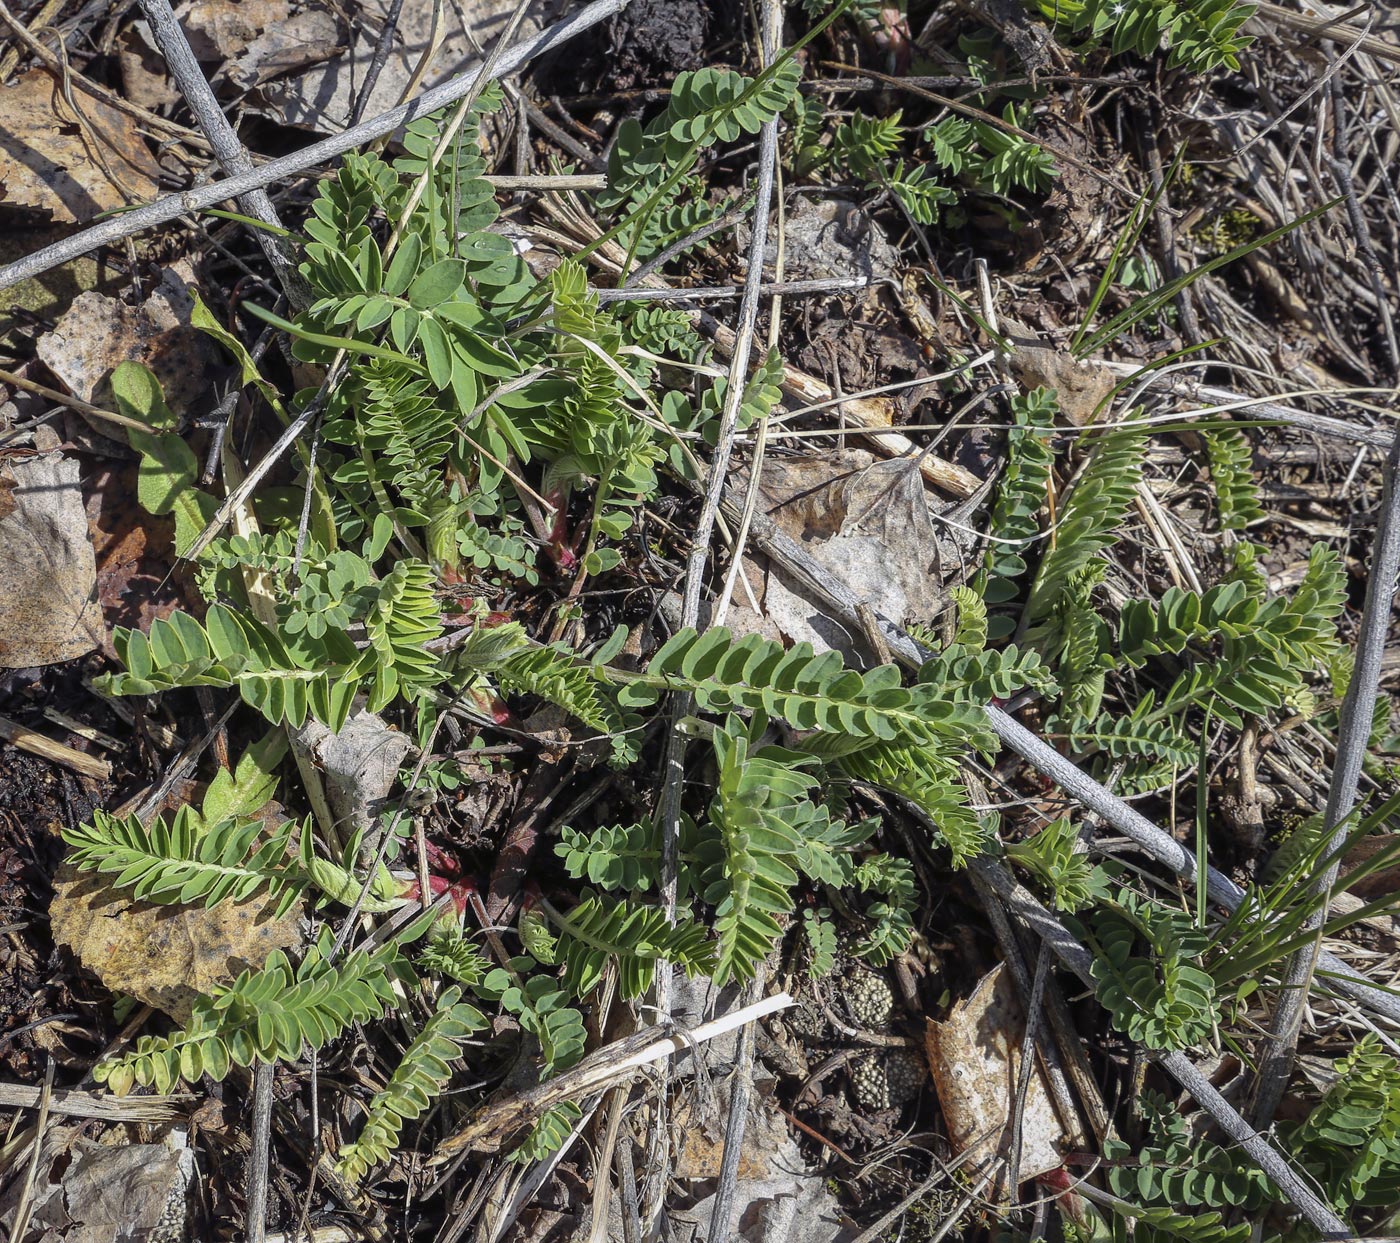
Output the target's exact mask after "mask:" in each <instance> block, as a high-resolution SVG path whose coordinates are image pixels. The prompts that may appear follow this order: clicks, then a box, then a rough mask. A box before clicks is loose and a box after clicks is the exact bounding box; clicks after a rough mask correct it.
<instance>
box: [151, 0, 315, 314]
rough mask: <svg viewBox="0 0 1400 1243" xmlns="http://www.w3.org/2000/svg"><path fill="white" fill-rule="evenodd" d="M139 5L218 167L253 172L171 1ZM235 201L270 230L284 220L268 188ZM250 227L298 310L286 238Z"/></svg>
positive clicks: (299, 296) (298, 289)
mask: <svg viewBox="0 0 1400 1243" xmlns="http://www.w3.org/2000/svg"><path fill="white" fill-rule="evenodd" d="M140 4H141V11H142V12H143V13H145V15H146V20H147V21H148V22H150V23H151V33H152V35H154V36H155V41H156V46H157V47H158V48H160V53H161V55H162V56H164V57H165V63H166V64H167V65H169V66H170V72H171V73H172V74H173V75H174V78H175V84H176V86H178V87H179V88H180V94H181V95H183V96H184V100H185V103H187V104H188V105H189V108H190V111H191V112H193V113H194V116H195V120H196V121H197V122H198V123H199V128H200V130H201V131H202V132H203V134H204V136H205V137H206V138H207V139H208V140H209V145H210V146H211V147H213V149H214V155H215V156H216V157H217V158H218V161H219V164H220V166H221V167H222V168H223V170H224V172H226V173H227V174H228V175H229V176H230V177H236V176H237V175H238V174H240V173H250V172H252V171H253V161H252V160H250V159H249V158H248V153H247V151H245V150H244V149H243V144H242V143H241V142H239V141H238V135H237V134H235V133H234V132H233V126H231V125H230V124H229V123H228V118H227V117H226V116H224V112H223V109H222V108H220V107H219V101H218V100H217V99H215V98H214V92H213V91H212V90H210V89H209V83H208V82H207V81H206V80H205V77H204V70H202V69H201V68H200V67H199V62H198V61H197V60H195V58H194V53H193V52H192V51H190V45H189V42H188V40H186V38H185V32H184V31H183V30H182V29H181V28H180V23H179V22H177V21H176V20H175V14H174V12H173V10H172V9H171V8H170V0H140ZM238 206H239V207H240V208H241V209H242V210H243V211H244V212H245V213H246V214H247V215H249V216H252V217H253V218H254V219H255V220H261V221H262V222H263V223H264V224H267V225H271V226H272V227H273V228H274V229H281V227H282V222H281V220H279V219H278V217H277V209H276V208H275V207H273V205H272V200H271V199H270V198H268V196H267V191H266V190H264V189H262V188H260V187H259V188H257V189H251V190H249V191H248V192H247V193H246V194H241V195H239V197H238ZM254 231H255V232H256V233H257V237H258V245H259V246H261V247H262V251H263V254H264V255H266V256H267V261H268V263H270V264H271V265H272V270H273V271H274V272H275V273H277V280H278V282H279V283H280V284H281V286H282V288H283V290H284V291H285V292H286V294H287V299H288V301H290V302H291V304H292V305H293V306H294V307H296V308H298V309H300V308H302V307H304V306H306V305H307V303H308V302H309V301H310V298H309V297H308V296H307V294H308V290H307V287H306V282H305V281H304V280H303V279H302V278H301V275H300V274H299V273H298V272H297V270H296V263H295V262H294V261H293V259H292V252H291V250H290V249H289V247H288V246H287V244H286V242H285V240H284V239H283V238H282V237H281V236H280V235H279V234H275V233H269V232H268V231H267V230H266V229H256V230H254Z"/></svg>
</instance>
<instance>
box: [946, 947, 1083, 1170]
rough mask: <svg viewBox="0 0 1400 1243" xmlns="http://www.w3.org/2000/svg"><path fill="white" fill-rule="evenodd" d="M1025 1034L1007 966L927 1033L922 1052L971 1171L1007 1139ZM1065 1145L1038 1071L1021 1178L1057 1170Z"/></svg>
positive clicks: (1025, 1120)
mask: <svg viewBox="0 0 1400 1243" xmlns="http://www.w3.org/2000/svg"><path fill="white" fill-rule="evenodd" d="M1025 1027H1026V1022H1025V1017H1024V1015H1023V1014H1022V1012H1021V1006H1020V1002H1019V1001H1018V1000H1017V997H1016V991H1015V988H1014V987H1013V986H1012V983H1011V976H1010V973H1009V972H1007V971H1005V970H1004V968H1003V966H1001V965H998V966H996V967H994V968H993V969H992V970H991V971H989V972H988V973H987V974H986V975H984V976H983V977H982V978H981V979H980V980H979V981H978V982H977V987H976V988H974V989H973V990H972V996H970V997H968V998H967V999H966V1000H965V1001H960V1002H958V1004H957V1005H955V1006H954V1007H953V1010H952V1013H951V1014H949V1016H948V1020H947V1022H944V1023H935V1022H934V1021H933V1020H932V1019H929V1020H928V1021H927V1023H926V1025H925V1029H924V1045H925V1048H926V1050H927V1052H928V1061H929V1067H930V1069H931V1070H932V1072H933V1086H934V1088H935V1089H936V1090H937V1092H938V1100H939V1104H940V1105H941V1106H942V1108H943V1118H944V1121H945V1122H946V1123H947V1126H948V1139H949V1142H950V1143H951V1144H952V1147H953V1152H954V1155H961V1154H962V1153H964V1152H966V1151H968V1150H969V1149H971V1150H972V1152H973V1154H974V1155H973V1157H972V1165H971V1166H969V1167H968V1168H969V1169H976V1168H978V1167H980V1166H984V1165H985V1164H986V1163H987V1161H988V1160H990V1159H991V1158H992V1157H993V1156H994V1155H995V1154H996V1153H997V1152H998V1151H999V1150H1000V1148H1001V1147H1002V1145H1003V1143H1004V1142H1005V1141H1006V1140H1007V1139H1008V1138H1009V1126H1010V1123H1011V1110H1012V1106H1013V1105H1014V1103H1015V1101H1016V1092H1017V1085H1018V1083H1019V1081H1020V1075H1021V1043H1022V1041H1023V1040H1024V1039H1025ZM1063 1141H1064V1131H1063V1129H1062V1128H1061V1126H1060V1122H1059V1119H1058V1118H1057V1117H1056V1116H1055V1109H1054V1106H1053V1105H1052V1104H1051V1103H1050V1094H1049V1090H1048V1088H1047V1087H1046V1083H1045V1074H1044V1072H1043V1071H1042V1070H1041V1069H1040V1067H1039V1065H1037V1066H1036V1068H1035V1070H1034V1071H1033V1072H1032V1074H1031V1081H1030V1090H1029V1091H1028V1092H1027V1093H1026V1107H1025V1110H1024V1112H1023V1114H1022V1116H1021V1164H1020V1177H1021V1178H1022V1179H1030V1178H1036V1177H1038V1176H1039V1175H1041V1174H1044V1173H1047V1172H1048V1171H1050V1170H1054V1169H1058V1168H1059V1167H1060V1166H1061V1165H1062V1164H1063V1159H1062V1157H1061V1155H1060V1144H1061V1143H1062V1142H1063Z"/></svg>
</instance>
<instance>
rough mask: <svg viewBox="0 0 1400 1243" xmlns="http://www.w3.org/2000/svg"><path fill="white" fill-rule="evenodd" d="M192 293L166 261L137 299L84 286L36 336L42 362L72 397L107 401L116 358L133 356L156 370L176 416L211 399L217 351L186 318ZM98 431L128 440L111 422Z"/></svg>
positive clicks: (193, 410)
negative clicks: (144, 295) (142, 296)
mask: <svg viewBox="0 0 1400 1243" xmlns="http://www.w3.org/2000/svg"><path fill="white" fill-rule="evenodd" d="M193 308H194V299H193V298H192V297H191V296H190V293H189V290H188V288H187V287H186V285H185V282H184V281H183V280H182V279H181V278H180V276H178V275H177V274H176V273H175V272H173V271H171V270H170V269H166V270H165V271H164V272H163V273H162V274H161V279H160V283H159V284H158V285H157V286H156V287H155V289H154V290H152V292H151V296H150V297H149V298H147V299H146V301H145V303H144V304H142V305H141V306H139V307H132V306H128V305H127V304H126V303H125V302H123V301H121V300H120V299H118V298H109V297H107V295H106V294H100V293H96V292H89V293H85V294H80V295H79V296H78V297H77V298H75V299H74V300H73V305H72V306H71V307H69V308H68V311H67V312H66V313H65V314H64V316H63V317H62V318H61V319H60V320H59V321H58V323H57V324H55V325H54V329H53V331H52V332H47V333H45V334H44V335H43V336H42V337H40V338H39V341H38V346H37V350H38V354H39V357H40V358H41V359H42V360H43V362H44V364H45V365H46V366H47V367H48V368H49V370H50V371H52V372H53V373H54V374H55V375H56V376H58V378H59V379H60V380H62V381H63V383H64V384H65V385H67V387H68V391H69V392H70V393H72V394H73V395H74V396H75V397H80V398H82V399H83V400H84V401H90V402H92V403H93V404H94V405H99V406H109V407H110V404H111V402H110V397H109V396H108V394H107V392H106V389H107V381H108V378H109V377H110V376H111V374H112V371H113V370H114V369H115V367H116V365H117V364H118V363H120V362H125V361H126V360H128V359H134V360H136V361H138V362H143V363H145V364H146V365H147V366H148V367H150V369H151V370H152V371H154V372H155V374H156V378H157V379H158V380H159V381H160V382H161V387H162V388H163V389H164V390H165V400H166V403H167V404H168V405H169V406H170V408H171V409H172V410H173V411H174V412H175V413H176V414H177V415H180V416H182V417H184V416H188V415H191V414H195V413H198V412H200V411H204V410H207V409H208V408H209V407H210V406H212V405H213V404H214V401H213V394H212V388H213V382H212V373H213V369H214V367H215V366H216V358H217V356H216V353H215V351H214V347H213V345H212V343H211V342H210V340H209V338H208V337H206V336H205V335H204V334H203V333H202V332H200V331H199V330H198V329H197V328H192V327H191V326H190V312H191V310H193ZM94 426H95V427H96V428H97V430H98V431H101V432H103V433H104V434H107V435H109V436H111V437H112V439H115V440H118V441H120V442H121V443H123V444H124V443H126V437H125V435H124V434H123V433H121V432H119V431H116V430H115V429H113V428H112V427H111V426H110V425H104V426H98V425H96V424H94Z"/></svg>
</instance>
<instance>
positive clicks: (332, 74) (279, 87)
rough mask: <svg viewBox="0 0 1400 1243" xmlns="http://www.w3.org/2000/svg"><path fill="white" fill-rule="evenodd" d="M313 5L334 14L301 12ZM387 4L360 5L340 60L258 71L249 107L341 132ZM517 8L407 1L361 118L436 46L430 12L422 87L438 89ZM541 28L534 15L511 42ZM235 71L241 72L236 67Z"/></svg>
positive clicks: (370, 0) (509, 1)
mask: <svg viewBox="0 0 1400 1243" xmlns="http://www.w3.org/2000/svg"><path fill="white" fill-rule="evenodd" d="M317 7H320V9H321V11H322V12H325V13H329V12H331V11H332V6H330V5H325V6H314V5H312V6H307V8H306V9H305V10H304V11H314V10H315V9H316V8H317ZM391 7H392V2H391V0H367V2H366V3H365V4H364V5H362V6H360V7H359V8H358V9H357V20H356V22H355V23H354V29H353V32H352V35H351V43H350V47H349V48H348V49H347V50H345V51H343V52H341V53H340V54H339V55H334V56H330V57H329V58H328V59H324V60H321V61H320V63H318V64H314V65H312V66H310V67H309V68H307V69H305V70H302V71H300V72H297V73H283V74H282V75H281V76H280V77H277V78H275V79H274V80H272V81H266V78H267V77H268V74H267V73H266V72H262V73H261V74H260V79H259V80H262V81H263V83H264V84H263V85H262V86H261V87H260V88H259V89H258V90H257V91H256V92H255V93H254V94H253V95H252V96H251V97H250V98H249V99H248V101H247V107H248V108H249V110H250V111H256V112H261V113H262V114H263V115H264V116H268V117H271V118H272V119H273V120H275V121H278V122H280V123H281V124H283V125H291V126H295V127H297V128H300V129H309V130H317V131H319V132H321V133H339V132H340V131H341V130H343V129H345V128H346V127H347V125H348V124H349V121H350V114H351V111H352V110H353V108H354V101H355V96H356V95H357V93H358V92H359V90H360V88H361V87H362V86H363V84H364V81H365V73H366V70H367V69H368V67H369V63H370V61H371V60H372V59H373V58H374V52H375V45H376V44H377V43H378V40H379V31H380V29H381V28H382V25H383V23H384V21H385V18H386V14H387V13H388V11H389V9H390V8H391ZM515 7H516V6H515V4H514V3H513V0H479V2H478V3H476V4H472V5H468V6H466V8H465V10H462V9H458V8H456V7H454V6H452V5H441V6H434V4H433V2H432V0H404V3H403V6H402V8H401V9H399V10H398V22H397V23H396V26H395V33H394V40H393V42H392V43H391V44H390V47H389V56H388V59H387V60H386V61H385V62H384V66H383V69H382V71H381V72H380V75H379V78H378V80H377V81H376V82H375V85H374V90H373V91H372V92H371V93H370V97H369V100H368V101H367V103H366V106H365V112H364V115H365V116H367V117H370V116H374V115H375V114H376V113H379V112H383V111H385V110H386V109H388V108H392V107H394V105H396V104H397V103H399V102H400V97H401V96H402V94H403V91H404V89H405V88H406V87H408V86H409V85H410V83H412V81H413V79H414V74H415V72H416V70H417V69H418V66H419V62H420V61H422V60H423V58H424V54H425V53H426V52H428V51H429V50H430V49H431V48H432V46H433V36H434V33H435V32H434V17H435V15H436V16H437V17H439V18H440V26H439V28H438V30H437V32H436V33H437V34H439V35H440V37H441V39H442V43H441V46H440V47H438V49H437V53H436V55H434V56H433V57H431V59H430V60H429V61H428V63H427V68H426V71H425V73H424V74H423V77H422V81H421V84H420V88H426V87H432V86H436V85H437V84H438V83H440V82H443V81H445V80H446V79H447V78H451V77H455V76H457V75H458V74H460V73H463V72H465V71H466V70H468V69H470V68H471V67H472V66H473V65H475V64H477V63H478V61H479V60H480V52H479V50H478V49H480V48H483V47H490V46H491V45H492V43H493V42H494V41H495V40H496V38H497V37H498V36H499V35H500V33H501V31H502V28H503V27H504V26H505V23H506V21H507V20H508V19H509V17H510V15H511V13H512V12H513V11H514V9H515ZM463 15H465V17H466V20H467V22H468V24H469V27H470V28H469V29H467V30H464V29H463V26H462V18H463ZM539 29H540V27H539V24H538V23H537V22H536V21H535V19H534V17H533V16H529V17H526V19H525V20H524V21H523V22H522V23H521V26H520V29H519V32H518V34H517V35H516V39H517V40H519V39H524V38H526V37H528V36H529V35H532V34H534V33H535V32H536V31H538V30H539ZM269 50H271V48H269ZM330 50H335V49H328V51H330ZM253 68H255V69H256V67H253ZM239 72H240V73H242V72H245V69H244V68H242V67H240V69H239ZM230 76H234V75H232V74H231V75H230Z"/></svg>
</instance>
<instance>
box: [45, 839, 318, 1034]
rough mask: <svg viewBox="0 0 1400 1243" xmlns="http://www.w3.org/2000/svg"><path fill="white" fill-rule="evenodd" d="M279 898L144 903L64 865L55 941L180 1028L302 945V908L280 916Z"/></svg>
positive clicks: (52, 914)
mask: <svg viewBox="0 0 1400 1243" xmlns="http://www.w3.org/2000/svg"><path fill="white" fill-rule="evenodd" d="M276 905H277V899H275V898H260V899H253V900H250V901H248V902H233V901H226V902H220V903H217V904H216V905H214V906H212V907H203V906H157V905H155V904H154V903H150V902H137V901H135V900H134V899H133V898H132V897H131V896H130V894H129V893H127V892H124V891H122V890H117V889H114V888H112V886H111V885H110V884H108V882H107V879H106V878H105V877H102V876H98V875H95V874H94V873H91V872H79V871H78V870H77V869H76V868H73V867H71V866H70V865H68V864H66V863H65V864H63V865H61V866H60V868H59V870H58V875H57V877H56V878H55V880H54V898H53V903H52V904H51V905H50V907H49V918H50V921H51V923H52V925H53V936H54V940H55V941H57V942H59V943H60V944H63V945H68V946H70V947H71V948H72V950H73V952H74V954H76V955H77V958H78V961H79V962H81V963H82V964H83V966H84V967H86V968H87V969H88V970H89V971H91V972H93V973H94V974H95V975H96V976H97V977H98V978H99V979H100V980H101V981H102V983H103V984H105V985H106V986H107V988H109V989H110V990H111V991H112V992H114V993H116V992H122V993H130V994H131V995H132V996H133V997H135V998H137V999H138V1000H140V1001H143V1002H145V1003H146V1004H147V1005H150V1006H155V1007H156V1008H157V1009H159V1010H163V1011H164V1012H165V1013H166V1014H168V1015H170V1017H171V1018H173V1019H175V1020H176V1021H177V1022H181V1023H183V1022H186V1021H187V1020H188V1019H189V1017H190V1011H191V1007H192V1006H193V1004H194V1002H195V1001H196V999H197V998H198V997H199V996H200V995H201V994H206V993H208V992H209V991H210V990H211V989H212V988H213V987H214V986H215V985H218V984H227V983H228V982H229V981H231V980H232V979H234V978H235V977H236V976H237V975H238V974H239V972H241V971H244V970H247V969H249V968H251V969H253V970H256V969H258V968H259V967H261V966H262V965H263V963H265V962H266V961H267V956H268V955H269V954H271V953H272V951H273V950H275V949H291V948H293V947H295V946H296V945H298V944H299V943H300V941H301V931H300V923H301V909H300V906H299V905H298V906H294V907H293V908H292V909H291V910H290V911H288V912H287V913H286V914H285V915H283V916H282V917H281V918H280V919H279V918H274V915H273V912H274V911H275V909H276Z"/></svg>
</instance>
